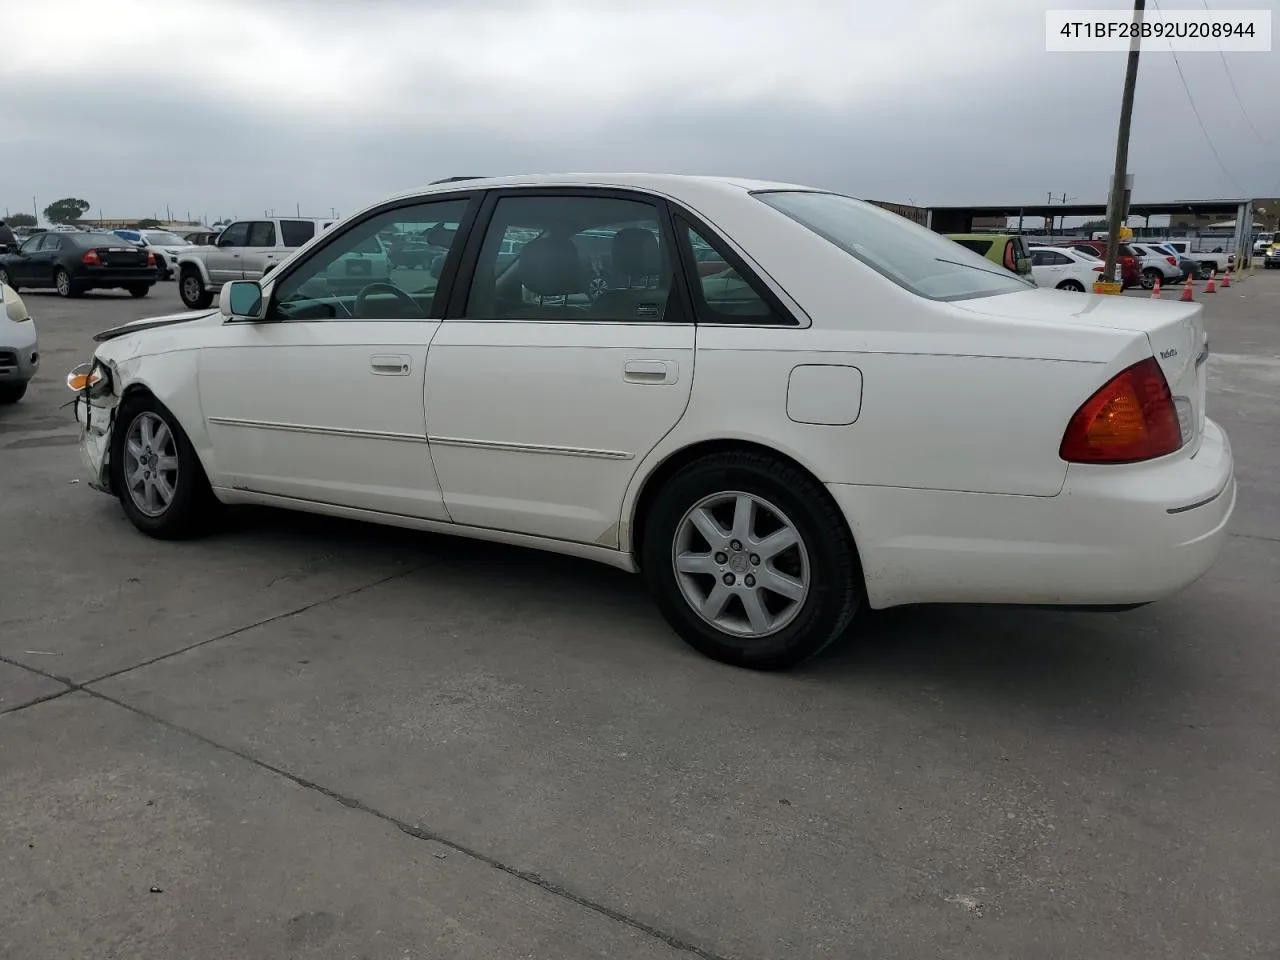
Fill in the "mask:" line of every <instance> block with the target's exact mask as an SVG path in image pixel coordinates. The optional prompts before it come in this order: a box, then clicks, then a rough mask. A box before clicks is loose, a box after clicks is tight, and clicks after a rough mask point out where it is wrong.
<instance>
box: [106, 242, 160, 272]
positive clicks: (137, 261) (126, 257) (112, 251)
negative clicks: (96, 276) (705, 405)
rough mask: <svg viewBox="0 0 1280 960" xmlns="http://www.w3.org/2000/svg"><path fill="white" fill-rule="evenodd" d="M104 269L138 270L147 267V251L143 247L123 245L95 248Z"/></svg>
mask: <svg viewBox="0 0 1280 960" xmlns="http://www.w3.org/2000/svg"><path fill="white" fill-rule="evenodd" d="M93 249H94V250H95V251H96V252H97V254H98V259H99V260H101V261H102V265H103V266H104V267H127V268H129V269H136V268H138V267H145V266H146V265H147V251H146V250H145V249H144V248H143V247H135V246H133V245H131V244H122V245H121V246H119V247H94V248H93Z"/></svg>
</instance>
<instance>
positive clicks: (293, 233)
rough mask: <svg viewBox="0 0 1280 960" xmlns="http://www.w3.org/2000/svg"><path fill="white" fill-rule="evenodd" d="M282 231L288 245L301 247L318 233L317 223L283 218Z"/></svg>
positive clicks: (285, 243)
mask: <svg viewBox="0 0 1280 960" xmlns="http://www.w3.org/2000/svg"><path fill="white" fill-rule="evenodd" d="M280 233H281V235H282V236H283V237H284V245H285V246H286V247H300V246H302V245H303V244H304V243H306V242H307V241H308V240H310V239H311V238H312V237H314V236H315V235H316V225H315V224H314V223H312V222H311V221H309V220H281V221H280Z"/></svg>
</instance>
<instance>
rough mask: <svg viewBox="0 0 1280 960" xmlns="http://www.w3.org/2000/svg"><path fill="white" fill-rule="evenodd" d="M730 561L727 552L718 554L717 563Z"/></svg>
mask: <svg viewBox="0 0 1280 960" xmlns="http://www.w3.org/2000/svg"><path fill="white" fill-rule="evenodd" d="M728 562H729V555H728V554H727V553H717V554H716V563H728Z"/></svg>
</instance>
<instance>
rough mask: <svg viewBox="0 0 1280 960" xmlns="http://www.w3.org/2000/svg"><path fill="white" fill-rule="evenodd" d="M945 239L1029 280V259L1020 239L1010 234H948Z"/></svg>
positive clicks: (1025, 247)
mask: <svg viewBox="0 0 1280 960" xmlns="http://www.w3.org/2000/svg"><path fill="white" fill-rule="evenodd" d="M946 237H947V239H948V240H954V241H955V242H956V243H958V244H960V245H961V246H965V247H968V248H969V249H970V250H972V251H973V252H974V253H977V254H981V255H982V256H984V257H986V258H987V259H988V260H990V261H991V262H992V263H998V264H1000V266H1002V267H1004V268H1005V269H1006V270H1011V271H1013V272H1014V273H1016V274H1017V275H1018V276H1020V277H1025V278H1026V279H1028V280H1030V279H1031V257H1030V256H1029V255H1028V254H1027V245H1026V244H1025V243H1023V242H1022V237H1019V236H1015V235H1014V234H1011V233H948V234H946Z"/></svg>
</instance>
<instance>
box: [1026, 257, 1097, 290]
mask: <svg viewBox="0 0 1280 960" xmlns="http://www.w3.org/2000/svg"><path fill="white" fill-rule="evenodd" d="M1027 255H1028V256H1029V257H1030V258H1031V275H1032V276H1033V277H1035V281H1036V285H1037V286H1040V287H1052V288H1053V289H1056V290H1069V291H1072V292H1075V293H1086V292H1088V291H1090V290H1092V289H1093V284H1094V282H1095V281H1096V280H1098V279H1099V278H1100V277H1101V276H1102V269H1103V263H1102V261H1101V260H1099V259H1098V258H1097V257H1095V256H1093V255H1091V254H1088V253H1081V252H1080V251H1079V250H1072V249H1071V248H1070V247H1030V248H1028V250H1027Z"/></svg>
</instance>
